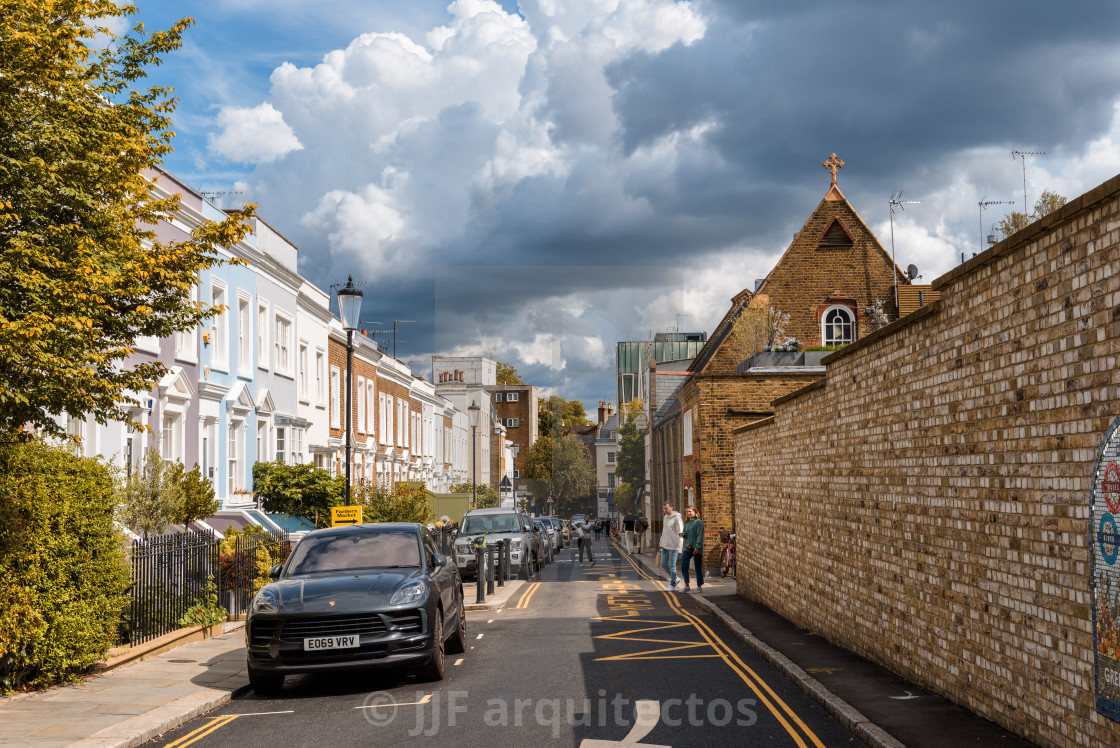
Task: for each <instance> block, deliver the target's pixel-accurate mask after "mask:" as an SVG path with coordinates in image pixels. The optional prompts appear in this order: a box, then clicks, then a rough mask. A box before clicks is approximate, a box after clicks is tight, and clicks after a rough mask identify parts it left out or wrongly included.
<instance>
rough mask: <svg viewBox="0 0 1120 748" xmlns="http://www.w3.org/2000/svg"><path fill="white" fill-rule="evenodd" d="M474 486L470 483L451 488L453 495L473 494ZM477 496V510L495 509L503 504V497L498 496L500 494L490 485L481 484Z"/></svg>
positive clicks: (465, 482)
mask: <svg viewBox="0 0 1120 748" xmlns="http://www.w3.org/2000/svg"><path fill="white" fill-rule="evenodd" d="M472 485H473V484H472V483H471V482H470V481H464V482H463V483H456V484H455V485H454V486H452V487H451V493H471V486H472ZM477 496H478V501H477V502H476V503H475V509H493V508H494V507H496V506H498V504H500V503H501V496H499V495H498V492H497V491H495V490H494V487H493V486H491V485H490V484H482V483H480V484H479V485H478V494H477Z"/></svg>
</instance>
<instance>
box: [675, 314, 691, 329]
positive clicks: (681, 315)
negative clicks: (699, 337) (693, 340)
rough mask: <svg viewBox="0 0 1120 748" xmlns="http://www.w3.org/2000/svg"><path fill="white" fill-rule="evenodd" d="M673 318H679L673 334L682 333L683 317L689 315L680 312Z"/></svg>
mask: <svg viewBox="0 0 1120 748" xmlns="http://www.w3.org/2000/svg"><path fill="white" fill-rule="evenodd" d="M673 316H674V317H676V318H677V326H676V327H675V328H673V332H680V331H681V317H688V316H689V315H687V314H683V313H679V312H678V313H677V314H674V315H673Z"/></svg>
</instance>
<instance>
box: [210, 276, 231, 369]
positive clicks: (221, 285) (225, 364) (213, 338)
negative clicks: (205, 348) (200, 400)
mask: <svg viewBox="0 0 1120 748" xmlns="http://www.w3.org/2000/svg"><path fill="white" fill-rule="evenodd" d="M228 298H229V286H227V285H226V283H225V282H224V281H222V280H219V279H218V278H211V279H210V305H211V306H215V307H216V306H228V303H227V299H228ZM210 368H212V369H217V370H218V371H221V372H229V309H226V310H224V311H222V312H219V313H218V314H215V315H214V316H213V317H211V318H210Z"/></svg>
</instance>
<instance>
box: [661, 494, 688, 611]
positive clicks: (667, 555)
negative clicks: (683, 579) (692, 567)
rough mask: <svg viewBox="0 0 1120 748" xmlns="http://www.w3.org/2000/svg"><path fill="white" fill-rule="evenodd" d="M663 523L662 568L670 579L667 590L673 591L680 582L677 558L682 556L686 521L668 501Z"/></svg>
mask: <svg viewBox="0 0 1120 748" xmlns="http://www.w3.org/2000/svg"><path fill="white" fill-rule="evenodd" d="M662 522H663V525H662V526H663V527H664V529H663V530H662V531H661V568H662V569H664V570H665V574H666V576H668V577H669V586H668V587H666V588H665V589H666V590H668V591H673V590H675V589H676V587H677V581H678V580H677V557H678V556H680V555H681V548H682V546H683V543H684V521H683V520H682V519H681V513H680V512H678V511H677V510H676V509H674V508H673V505H672V504H670V503H669V502H668V501H666V502H665V517H664V518H663V519H662Z"/></svg>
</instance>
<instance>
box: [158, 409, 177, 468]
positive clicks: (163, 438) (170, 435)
mask: <svg viewBox="0 0 1120 748" xmlns="http://www.w3.org/2000/svg"><path fill="white" fill-rule="evenodd" d="M159 452H160V455H159V456H160V457H162V458H163V460H164V462H172V461H173V460H174V459H175V419H174V418H172V417H171V416H167V415H165V416H164V417H163V428H161V429H160V432H159Z"/></svg>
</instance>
